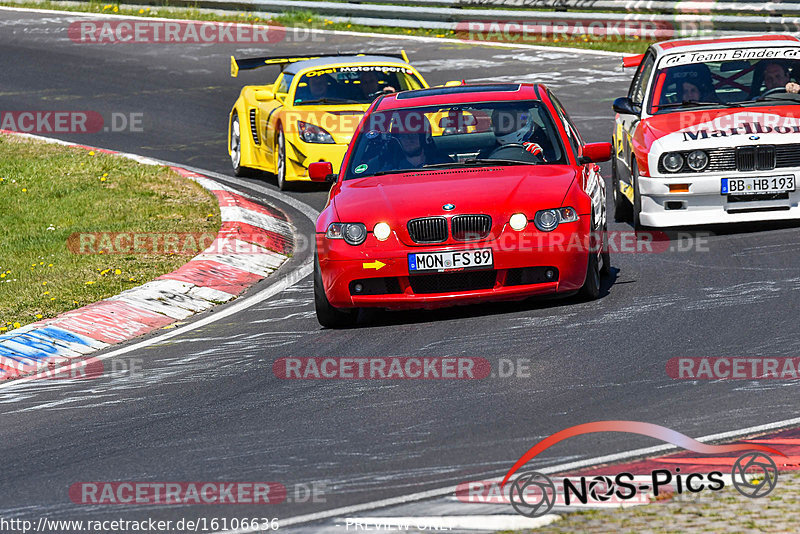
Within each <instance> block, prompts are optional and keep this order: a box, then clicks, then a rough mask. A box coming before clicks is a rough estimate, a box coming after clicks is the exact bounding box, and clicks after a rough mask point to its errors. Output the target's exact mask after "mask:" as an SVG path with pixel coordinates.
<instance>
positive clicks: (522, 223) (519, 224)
mask: <svg viewBox="0 0 800 534" xmlns="http://www.w3.org/2000/svg"><path fill="white" fill-rule="evenodd" d="M508 224H510V225H511V228H513V229H514V230H516V231H518V232H519V231H520V230H524V229H525V227H526V226H528V218H527V217H526V216H525V214H524V213H515V214H514V215H512V216H511V219H509V220H508Z"/></svg>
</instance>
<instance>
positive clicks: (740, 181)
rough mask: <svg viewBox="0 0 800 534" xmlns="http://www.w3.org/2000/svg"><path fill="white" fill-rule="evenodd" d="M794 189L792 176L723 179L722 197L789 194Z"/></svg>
mask: <svg viewBox="0 0 800 534" xmlns="http://www.w3.org/2000/svg"><path fill="white" fill-rule="evenodd" d="M795 188H796V184H795V179H794V176H792V175H788V176H764V177H759V176H754V177H751V178H723V179H722V187H721V190H720V192H721V194H723V195H758V194H763V193H767V194H769V193H790V192H792V191H794V190H795Z"/></svg>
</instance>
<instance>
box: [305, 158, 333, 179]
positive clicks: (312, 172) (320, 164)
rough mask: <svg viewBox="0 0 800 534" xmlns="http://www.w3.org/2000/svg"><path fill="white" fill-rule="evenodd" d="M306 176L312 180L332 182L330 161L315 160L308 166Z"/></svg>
mask: <svg viewBox="0 0 800 534" xmlns="http://www.w3.org/2000/svg"><path fill="white" fill-rule="evenodd" d="M308 177H309V178H311V181H312V182H332V181H333V165H332V164H331V162H330V161H315V162H314V163H311V164H309V166H308Z"/></svg>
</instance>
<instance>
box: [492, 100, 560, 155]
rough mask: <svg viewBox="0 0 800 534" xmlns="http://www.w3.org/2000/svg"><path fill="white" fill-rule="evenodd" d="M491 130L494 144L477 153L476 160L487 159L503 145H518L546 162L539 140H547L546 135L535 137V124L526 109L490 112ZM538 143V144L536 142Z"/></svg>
mask: <svg viewBox="0 0 800 534" xmlns="http://www.w3.org/2000/svg"><path fill="white" fill-rule="evenodd" d="M492 130H493V131H494V135H495V137H496V141H495V144H494V145H493V146H490V147H486V148H484V149H483V150H481V151H480V152H479V153H478V159H487V158H489V156H491V155H492V153H493V152H495V151H496V150H497V149H498V148H501V147H503V146H505V145H510V144H518V145H522V147H523V148H524V149H525V150H526V151H528V152H530V153H531V154H534V155H536V156H539V157H541V158H542V160H543V161H545V162H546V161H547V156H546V155H545V151H544V149H543V148H542V144H540V143H541V141H540V139H538V138H541V137H544V138H545V139H546V138H547V134H544V132H541V133H542V134H544V135H543V136H542V135H537V134H538V133H539V132H537V128H536V124H535V123H534V122H533V117H532V115H531V114H530V112H528V110H526V109H495V110H494V111H492ZM536 141H540V142H536Z"/></svg>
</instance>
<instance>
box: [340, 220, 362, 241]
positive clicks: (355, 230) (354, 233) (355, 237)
mask: <svg viewBox="0 0 800 534" xmlns="http://www.w3.org/2000/svg"><path fill="white" fill-rule="evenodd" d="M366 238H367V227H366V226H364V225H363V224H361V223H351V224H348V225H347V226H346V227H345V229H344V241H345V243H347V244H348V245H360V244H361V243H363V242H364V240H365V239H366Z"/></svg>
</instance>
